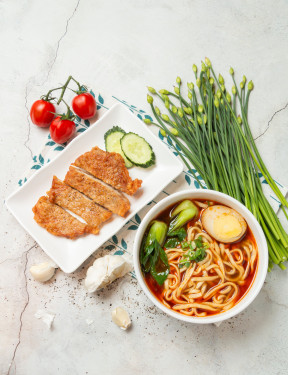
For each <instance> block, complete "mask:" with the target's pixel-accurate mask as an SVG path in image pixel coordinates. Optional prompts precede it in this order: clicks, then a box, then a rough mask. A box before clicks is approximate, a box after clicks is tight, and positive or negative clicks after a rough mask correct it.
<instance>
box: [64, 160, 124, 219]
mask: <svg viewBox="0 0 288 375" xmlns="http://www.w3.org/2000/svg"><path fill="white" fill-rule="evenodd" d="M64 182H65V183H66V184H68V185H70V186H72V187H73V188H74V189H77V190H79V191H81V192H82V193H83V194H85V195H87V197H89V198H91V199H93V200H94V201H95V202H96V203H98V204H100V205H101V206H104V207H106V208H108V209H109V210H110V211H112V212H114V213H115V214H117V215H120V216H125V214H126V213H127V212H128V211H129V209H130V202H129V200H128V199H127V198H126V197H125V196H124V195H123V194H121V193H120V192H119V191H116V190H115V189H113V188H112V187H111V186H108V185H106V184H105V183H103V182H102V181H100V180H97V179H96V178H94V177H92V176H91V175H90V176H89V175H88V174H86V173H83V172H82V171H80V170H79V169H77V168H75V167H70V168H69V171H68V172H67V174H66V176H65V180H64Z"/></svg>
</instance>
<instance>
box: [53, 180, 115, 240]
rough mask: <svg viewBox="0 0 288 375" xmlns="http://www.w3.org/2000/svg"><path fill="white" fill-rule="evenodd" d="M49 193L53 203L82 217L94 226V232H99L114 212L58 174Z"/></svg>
mask: <svg viewBox="0 0 288 375" xmlns="http://www.w3.org/2000/svg"><path fill="white" fill-rule="evenodd" d="M47 194H48V196H49V200H50V202H51V203H56V204H58V205H59V206H60V207H63V208H67V209H68V210H70V211H72V212H74V213H75V214H76V215H79V216H80V217H82V219H84V220H85V221H86V223H87V224H89V225H91V227H93V230H92V232H91V233H93V234H97V233H99V229H100V226H101V224H102V223H103V222H105V221H106V220H108V219H109V218H110V217H111V215H112V212H110V211H108V210H106V209H105V208H103V207H101V206H99V205H97V204H96V203H94V202H93V201H92V200H90V199H89V198H87V197H85V195H83V194H81V193H79V191H77V190H75V189H72V188H71V187H70V186H68V185H66V184H65V183H64V182H62V181H61V180H59V178H57V177H56V176H54V177H53V182H52V187H51V189H50V190H49V191H48V192H47Z"/></svg>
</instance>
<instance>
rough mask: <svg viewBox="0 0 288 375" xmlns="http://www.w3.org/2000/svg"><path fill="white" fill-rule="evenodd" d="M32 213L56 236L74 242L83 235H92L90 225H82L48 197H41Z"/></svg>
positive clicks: (37, 220) (35, 218)
mask: <svg viewBox="0 0 288 375" xmlns="http://www.w3.org/2000/svg"><path fill="white" fill-rule="evenodd" d="M32 211H33V212H34V220H35V221H36V222H37V223H38V224H39V225H41V227H43V228H45V229H46V230H47V231H48V232H50V233H51V234H53V235H54V236H60V237H66V238H70V239H72V240H74V239H75V238H77V237H79V236H82V235H83V234H86V233H91V230H92V228H91V227H90V225H87V224H83V223H81V222H80V221H79V220H77V219H76V218H75V217H73V216H72V215H70V214H69V213H68V212H66V211H65V210H63V208H61V207H59V206H57V205H56V204H53V203H51V202H50V201H49V199H48V197H45V196H42V197H40V198H39V200H38V202H37V203H36V205H35V206H34V207H33V209H32Z"/></svg>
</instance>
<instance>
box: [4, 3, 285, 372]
mask: <svg viewBox="0 0 288 375" xmlns="http://www.w3.org/2000/svg"><path fill="white" fill-rule="evenodd" d="M0 45H1V73H2V74H1V77H0V86H1V91H0V103H1V123H2V129H1V135H0V150H1V166H2V170H1V171H2V176H1V199H2V202H3V201H4V198H5V197H6V196H7V195H8V194H10V193H11V192H12V191H13V190H14V189H15V188H16V186H17V181H18V179H19V177H20V176H21V175H22V173H23V170H24V168H25V166H26V165H27V163H29V162H30V161H31V155H32V154H34V153H37V151H39V149H40V148H41V145H42V143H43V141H44V139H45V137H46V132H47V131H46V130H43V129H37V128H35V127H34V126H33V125H31V127H30V123H29V121H28V118H27V116H28V108H29V107H30V106H31V103H32V102H33V101H34V100H35V99H36V98H37V97H39V96H40V95H41V94H43V93H45V92H46V91H48V89H49V88H51V87H53V86H56V84H58V83H59V82H63V80H64V79H65V77H66V76H67V75H68V74H69V73H72V74H73V75H75V77H77V78H78V79H79V80H81V81H83V82H86V83H87V84H88V85H90V86H93V88H94V90H95V91H96V92H97V91H101V90H103V91H105V92H111V93H113V94H114V95H118V96H119V97H122V98H123V99H126V100H127V101H128V102H131V103H133V104H135V105H137V106H138V107H142V108H143V109H145V108H146V109H147V108H148V107H147V105H146V104H145V102H146V90H145V86H146V85H148V84H149V85H153V86H155V87H157V88H161V87H168V86H171V85H172V84H173V82H174V79H175V78H176V76H177V75H178V74H180V75H181V77H182V78H183V79H189V77H191V76H192V72H191V65H192V63H193V62H196V63H199V61H200V60H201V59H203V58H204V57H205V55H207V56H209V57H210V59H211V60H212V62H213V63H214V66H215V68H216V69H217V70H218V71H219V70H220V71H221V72H223V73H224V72H225V71H227V70H228V69H229V67H230V65H233V66H234V69H235V70H236V72H237V73H238V74H242V73H245V74H246V75H247V77H248V78H250V77H251V78H253V81H254V84H255V91H254V92H253V95H252V98H251V106H250V122H251V124H252V126H253V133H254V135H255V137H259V138H258V140H257V143H258V145H259V148H260V151H261V153H262V155H263V158H264V160H265V161H266V162H267V165H268V167H269V169H270V170H272V171H273V176H274V177H275V178H276V179H278V180H280V181H281V182H282V183H284V184H285V185H286V186H287V185H288V163H287V141H288V94H287V82H288V70H287V66H288V55H287V45H288V4H287V2H286V1H284V0H283V1H281V0H279V1H276V2H271V1H269V0H264V1H253V2H248V1H229V2H228V1H224V0H221V1H217V2H216V1H201V0H198V1H184V0H179V1H177V2H176V1H165V2H164V1H157V2H156V1H148V0H146V1H144V0H138V1H132V0H130V1H128V0H126V1H121V2H120V1H116V0H115V1H105V2H104V1H102V2H100V1H94V0H90V1H88V0H86V1H85V0H80V2H77V1H75V0H74V1H72V0H70V1H68V0H65V1H64V0H63V1H61V2H60V1H56V0H51V1H49V2H41V1H36V0H34V1H27V0H26V1H24V2H23V1H20V0H18V1H17V0H15V1H8V0H4V1H2V2H1V4H0ZM0 220H1V221H0V224H1V225H0V228H1V233H0V237H1V253H0V305H1V307H0V373H1V375H2V374H7V373H8V369H9V364H10V363H11V361H12V365H11V368H10V374H18V375H22V374H23V375H26V374H29V375H34V374H35V375H38V374H45V375H46V374H53V375H54V374H61V375H66V374H69V375H74V374H75V375H78V374H80V375H82V374H96V373H97V374H98V373H99V374H112V373H116V374H120V375H121V374H138V373H142V374H149V375H150V374H159V373H160V372H161V373H165V374H175V373H178V372H179V369H181V370H180V371H181V373H183V374H188V373H189V374H190V373H192V374H194V373H197V374H200V375H201V374H206V373H207V372H209V373H211V374H216V373H218V374H224V375H226V374H233V375H242V374H245V373H248V374H281V375H282V374H283V375H284V374H287V368H288V347H287V346H288V345H287V342H288V326H287V308H288V305H287V297H288V272H282V271H280V270H278V269H275V271H273V273H271V274H269V275H268V277H267V280H266V284H265V286H264V288H263V290H262V291H261V293H260V295H259V297H258V298H257V299H256V301H255V302H254V303H253V304H252V305H251V306H250V307H249V308H248V309H247V310H246V311H245V312H244V313H243V314H241V315H240V316H238V317H236V318H233V319H231V320H230V321H227V322H225V323H223V324H222V325H221V326H220V327H219V328H216V327H215V326H205V327H202V326H201V327H200V326H191V325H188V324H184V323H180V322H178V321H175V320H173V319H172V318H168V317H167V316H165V315H162V314H161V313H160V312H159V311H158V310H156V309H155V308H154V307H153V306H151V305H150V303H149V302H148V300H147V298H146V297H145V296H144V295H143V293H142V292H141V291H140V289H139V286H138V285H137V283H136V281H135V280H131V279H130V278H129V277H125V278H123V279H122V280H119V281H116V282H115V283H113V284H112V285H111V286H110V287H109V288H108V289H107V290H105V291H102V292H99V293H97V294H95V295H92V296H87V294H86V292H85V290H84V288H83V278H84V276H85V271H86V269H87V266H88V264H86V265H84V267H83V270H82V271H78V272H75V273H74V274H73V275H70V276H65V275H64V274H62V273H61V272H60V271H59V270H58V271H57V272H56V276H55V277H54V278H53V279H52V281H50V282H47V283H46V284H44V285H43V284H39V283H36V282H35V281H33V279H32V278H31V277H30V275H29V271H28V270H29V267H30V266H31V265H32V264H35V263H38V262H42V261H45V260H46V257H45V255H44V254H43V252H42V251H41V249H39V248H38V247H37V245H36V244H35V243H34V242H33V240H32V239H31V238H30V237H29V236H28V235H27V234H26V233H25V232H24V230H23V229H22V228H21V227H20V226H19V225H18V224H17V222H16V221H15V219H14V218H13V217H12V216H11V215H10V214H9V213H8V212H7V210H6V208H3V207H2V208H1V217H0ZM286 228H287V226H286ZM92 261H93V259H90V263H91V262H92ZM116 306H123V307H124V308H125V309H127V311H129V314H131V318H132V321H133V327H132V329H131V330H130V331H128V332H123V331H121V330H119V329H118V328H117V327H115V325H114V324H112V323H111V310H112V309H113V308H114V307H116ZM38 309H47V310H49V311H53V312H54V313H55V314H56V317H55V320H54V323H53V329H52V330H51V331H48V330H47V328H46V327H45V326H44V325H43V323H41V322H40V321H39V320H38V319H36V318H35V317H34V314H35V311H37V310H38ZM86 319H93V320H94V323H93V324H91V325H90V326H88V325H87V323H86Z"/></svg>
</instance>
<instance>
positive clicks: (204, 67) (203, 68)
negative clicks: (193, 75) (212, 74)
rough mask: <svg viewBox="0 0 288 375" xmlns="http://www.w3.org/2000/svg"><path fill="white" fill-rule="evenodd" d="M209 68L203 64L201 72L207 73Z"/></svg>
mask: <svg viewBox="0 0 288 375" xmlns="http://www.w3.org/2000/svg"><path fill="white" fill-rule="evenodd" d="M206 69H207V66H206V65H205V64H204V63H203V62H202V64H201V72H206Z"/></svg>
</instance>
